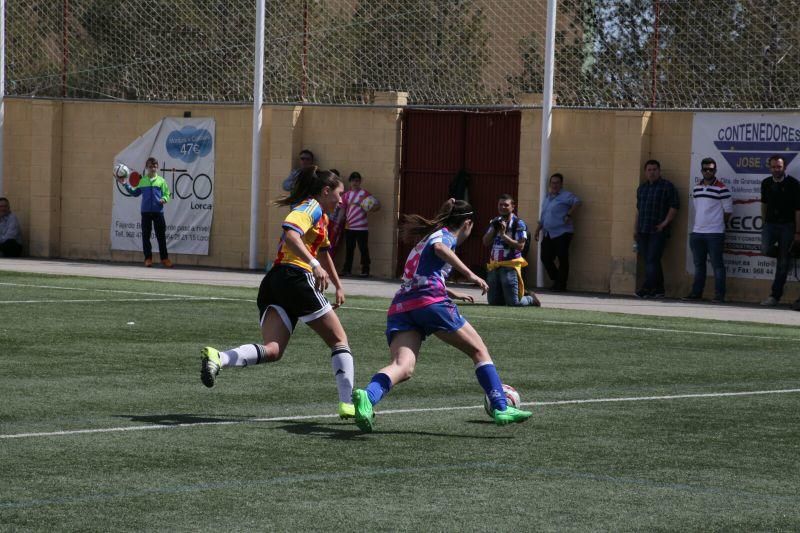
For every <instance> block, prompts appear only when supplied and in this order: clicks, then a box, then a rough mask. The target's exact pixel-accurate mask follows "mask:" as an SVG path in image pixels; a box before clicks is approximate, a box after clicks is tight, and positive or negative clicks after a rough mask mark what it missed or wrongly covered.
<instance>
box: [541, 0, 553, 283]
mask: <svg viewBox="0 0 800 533" xmlns="http://www.w3.org/2000/svg"><path fill="white" fill-rule="evenodd" d="M556 5H557V4H556V0H548V1H547V33H546V34H545V46H544V101H543V102H542V142H541V145H540V152H541V154H540V161H541V162H540V166H539V218H538V220H541V219H542V201H543V200H544V197H545V195H546V194H547V180H548V178H549V177H550V132H551V130H552V127H553V63H555V40H556ZM541 257H542V239H539V245H538V246H537V254H536V264H537V267H536V286H537V287H542V286H544V266H543V265H542V260H541Z"/></svg>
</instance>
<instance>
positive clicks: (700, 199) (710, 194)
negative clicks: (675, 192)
mask: <svg viewBox="0 0 800 533" xmlns="http://www.w3.org/2000/svg"><path fill="white" fill-rule="evenodd" d="M700 170H701V171H702V173H703V176H702V177H701V178H700V179H698V180H697V183H696V184H695V186H694V188H693V189H692V206H693V207H694V225H693V226H692V233H691V235H690V236H689V246H690V247H691V249H692V258H693V259H694V283H693V284H692V292H690V293H689V294H688V295H687V296H685V297H684V298H683V299H684V300H701V299H702V298H703V288H704V287H705V284H706V257H710V258H711V266H712V267H713V268H714V299H713V300H711V301H712V303H722V302H724V301H725V263H724V262H723V259H722V250H723V245H724V243H725V225H726V224H727V222H728V219H729V218H730V216H731V213H732V212H733V199H732V198H731V192H730V191H729V190H728V188H727V187H726V186H725V184H724V183H722V181H720V180H719V179H717V162H716V161H714V160H713V159H711V158H710V157H707V158H705V159H703V161H702V162H701V163H700Z"/></svg>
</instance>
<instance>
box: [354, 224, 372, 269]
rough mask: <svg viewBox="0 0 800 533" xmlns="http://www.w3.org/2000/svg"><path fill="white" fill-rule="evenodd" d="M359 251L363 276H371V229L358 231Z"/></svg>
mask: <svg viewBox="0 0 800 533" xmlns="http://www.w3.org/2000/svg"><path fill="white" fill-rule="evenodd" d="M357 241H358V253H359V254H361V276H362V277H367V276H369V265H370V264H371V261H370V258H369V231H359V232H358V237H357Z"/></svg>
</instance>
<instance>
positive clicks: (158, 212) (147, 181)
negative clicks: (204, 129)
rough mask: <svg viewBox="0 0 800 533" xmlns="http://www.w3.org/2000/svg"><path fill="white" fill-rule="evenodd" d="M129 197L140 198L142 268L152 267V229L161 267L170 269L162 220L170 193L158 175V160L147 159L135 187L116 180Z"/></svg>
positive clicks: (153, 158)
mask: <svg viewBox="0 0 800 533" xmlns="http://www.w3.org/2000/svg"><path fill="white" fill-rule="evenodd" d="M117 179H118V180H119V182H120V183H122V185H123V186H124V187H125V190H126V191H128V194H130V195H131V196H141V197H142V209H141V211H142V252H143V253H144V266H146V267H151V266H153V246H152V244H150V235H152V232H153V228H154V227H155V230H156V241H158V254H159V256H160V258H161V266H163V267H165V268H172V266H173V265H172V261H170V259H169V253H168V252H167V223H166V221H165V220H164V204H166V203H167V202H169V199H170V193H169V187H168V186H167V182H166V180H165V179H164V178H163V177H161V176H159V175H158V160H157V159H156V158H155V157H149V158H148V159H147V162H146V163H145V173H144V176H142V179H141V181H139V183H138V184H137V185H136V187H131V185H130V183H127V182H126V181H125V178H117Z"/></svg>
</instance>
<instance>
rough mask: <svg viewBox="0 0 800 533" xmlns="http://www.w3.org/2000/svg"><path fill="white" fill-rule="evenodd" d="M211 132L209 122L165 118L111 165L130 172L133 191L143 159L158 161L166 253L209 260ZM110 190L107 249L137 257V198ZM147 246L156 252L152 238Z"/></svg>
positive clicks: (120, 189) (117, 186)
mask: <svg viewBox="0 0 800 533" xmlns="http://www.w3.org/2000/svg"><path fill="white" fill-rule="evenodd" d="M214 126H215V124H214V119H212V118H165V119H162V120H161V121H160V122H159V123H158V124H156V125H155V126H153V127H152V128H150V129H149V130H148V131H147V132H146V133H145V134H144V135H142V136H141V137H139V138H138V139H136V140H135V141H133V142H132V143H131V144H130V145H128V147H127V148H125V149H124V150H123V151H121V152H120V153H118V154H117V155H116V157H115V158H114V162H113V163H114V164H117V163H123V164H124V165H126V166H127V167H128V168H129V169H130V170H131V174H130V176H129V178H128V182H129V183H130V185H131V186H132V187H136V186H137V185H138V183H139V180H140V178H141V175H142V174H143V173H144V166H145V161H147V158H149V157H154V158H156V159H157V160H158V165H159V170H158V174H159V175H161V176H162V177H163V178H164V179H165V180H166V182H167V186H168V187H169V190H170V194H171V195H172V199H171V200H170V202H168V203H167V204H166V205H165V206H164V218H165V219H166V223H167V249H168V250H169V252H170V253H178V254H196V255H208V240H209V236H210V235H211V219H212V217H213V214H214ZM110 168H112V167H111V166H109V169H110ZM110 174H111V172H109V175H110ZM113 187H114V193H113V194H114V202H113V207H112V214H111V249H112V250H129V251H141V250H142V231H141V214H140V213H141V209H140V206H141V203H140V202H141V198H140V197H139V198H136V197H132V196H131V194H130V193H128V192H127V191H126V190H125V188H124V187H123V186H122V185H121V184H119V183H118V182H116V181H114V185H113ZM151 241H152V244H153V250H158V243H157V242H156V237H155V232H154V233H153V235H152V236H151Z"/></svg>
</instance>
